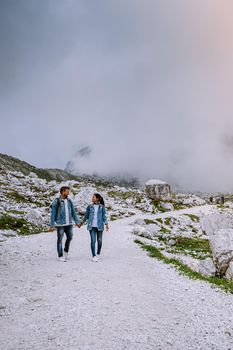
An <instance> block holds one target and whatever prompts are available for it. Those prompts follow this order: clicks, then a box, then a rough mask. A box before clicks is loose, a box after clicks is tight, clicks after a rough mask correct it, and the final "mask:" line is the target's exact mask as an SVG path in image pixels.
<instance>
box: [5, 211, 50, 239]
mask: <svg viewBox="0 0 233 350" xmlns="http://www.w3.org/2000/svg"><path fill="white" fill-rule="evenodd" d="M0 227H1V229H3V230H13V231H16V232H17V233H18V234H19V235H30V234H34V233H40V232H42V231H45V229H44V228H43V227H39V226H36V225H34V224H32V223H30V222H28V221H27V220H25V219H23V218H15V217H14V218H13V217H12V216H9V215H3V216H0Z"/></svg>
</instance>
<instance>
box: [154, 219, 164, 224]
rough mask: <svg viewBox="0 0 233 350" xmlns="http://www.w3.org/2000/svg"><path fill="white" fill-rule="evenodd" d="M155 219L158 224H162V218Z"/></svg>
mask: <svg viewBox="0 0 233 350" xmlns="http://www.w3.org/2000/svg"><path fill="white" fill-rule="evenodd" d="M155 220H156V221H158V222H159V223H160V224H163V219H161V218H157V219H155Z"/></svg>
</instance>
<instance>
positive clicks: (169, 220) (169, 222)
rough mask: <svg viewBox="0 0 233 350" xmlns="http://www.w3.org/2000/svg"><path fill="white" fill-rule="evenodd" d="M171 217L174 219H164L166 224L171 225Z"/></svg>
mask: <svg viewBox="0 0 233 350" xmlns="http://www.w3.org/2000/svg"><path fill="white" fill-rule="evenodd" d="M171 219H172V218H171V217H167V218H165V220H164V223H165V225H167V226H170V225H171Z"/></svg>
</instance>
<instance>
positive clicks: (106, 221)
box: [103, 207, 108, 225]
mask: <svg viewBox="0 0 233 350" xmlns="http://www.w3.org/2000/svg"><path fill="white" fill-rule="evenodd" d="M103 222H104V224H105V225H107V223H108V219H107V213H106V209H105V207H103Z"/></svg>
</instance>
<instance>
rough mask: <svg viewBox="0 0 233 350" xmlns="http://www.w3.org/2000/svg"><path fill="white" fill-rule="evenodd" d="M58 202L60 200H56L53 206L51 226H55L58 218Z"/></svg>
mask: <svg viewBox="0 0 233 350" xmlns="http://www.w3.org/2000/svg"><path fill="white" fill-rule="evenodd" d="M57 201H58V199H57V198H56V199H54V201H53V204H52V209H51V214H50V226H52V227H53V226H55V219H56V218H55V216H56V209H57Z"/></svg>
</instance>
